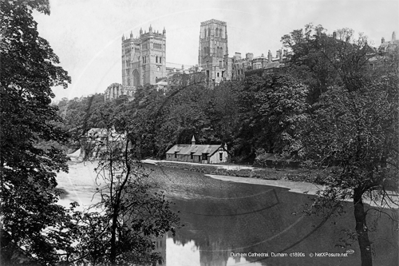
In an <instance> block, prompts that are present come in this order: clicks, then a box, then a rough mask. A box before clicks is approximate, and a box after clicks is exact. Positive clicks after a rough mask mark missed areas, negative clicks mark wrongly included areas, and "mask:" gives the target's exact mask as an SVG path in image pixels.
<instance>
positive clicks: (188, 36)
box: [34, 0, 399, 99]
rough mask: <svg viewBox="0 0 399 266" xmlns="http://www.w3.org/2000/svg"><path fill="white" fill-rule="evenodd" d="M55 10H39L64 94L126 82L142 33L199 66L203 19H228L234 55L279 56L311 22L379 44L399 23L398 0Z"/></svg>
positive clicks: (102, 5) (64, 6) (119, 1)
mask: <svg viewBox="0 0 399 266" xmlns="http://www.w3.org/2000/svg"><path fill="white" fill-rule="evenodd" d="M50 6H51V14H50V16H46V15H43V14H39V13H35V14H34V17H35V19H36V21H37V22H38V28H39V32H40V35H41V36H42V37H44V38H45V39H47V40H48V41H49V42H50V45H51V46H52V48H53V49H54V51H55V52H56V54H57V55H58V56H59V57H60V60H61V66H62V67H63V68H64V69H65V70H67V71H68V73H69V75H70V76H71V77H72V84H71V85H70V86H69V88H68V89H66V90H63V89H61V88H55V89H54V91H55V93H56V98H57V99H61V98H62V97H68V98H70V99H71V98H74V97H80V96H83V95H89V94H93V93H101V92H104V91H105V89H106V88H107V87H108V86H109V85H110V84H111V83H114V82H117V83H121V81H122V77H121V75H122V74H121V68H122V67H121V64H122V63H121V38H122V35H123V34H124V35H125V36H127V35H129V34H130V31H132V32H133V35H134V36H138V34H139V30H140V28H141V27H142V28H143V30H145V31H148V28H149V26H150V25H152V27H153V29H154V30H155V31H156V30H158V31H162V30H163V28H164V27H165V29H166V61H167V62H170V63H175V64H177V66H181V65H182V64H184V65H195V64H197V63H198V42H199V28H200V23H201V22H202V21H206V20H209V19H218V20H222V21H225V22H226V23H227V33H228V48H229V55H230V56H232V55H234V53H235V52H241V53H242V54H243V55H244V54H245V53H247V52H252V53H253V54H254V56H260V55H261V54H262V53H263V54H265V55H267V51H268V50H271V51H272V53H273V55H275V51H276V50H277V49H279V48H280V47H281V42H280V40H281V37H282V36H283V35H284V34H287V33H290V32H291V31H293V30H295V29H299V28H302V27H304V25H305V24H307V23H310V22H311V23H313V24H315V25H318V24H321V25H322V26H323V27H324V28H326V29H327V30H328V32H330V33H331V32H333V31H334V30H336V29H340V28H351V29H353V30H355V32H356V33H364V34H365V35H366V36H368V37H369V40H370V42H371V43H372V44H374V46H378V45H379V43H380V42H381V37H385V39H386V40H390V39H391V35H392V32H393V31H396V32H397V33H398V28H399V26H398V25H399V1H398V0H382V1H381V0H371V1H370V0H369V1H367V0H361V1H357V0H329V1H327V0H302V1H300V0H298V1H294V0H279V1H268V0H253V1H250V0H247V1H244V0H213V1H204V0H201V1H196V0H192V1H190V0H158V1H154V0H50Z"/></svg>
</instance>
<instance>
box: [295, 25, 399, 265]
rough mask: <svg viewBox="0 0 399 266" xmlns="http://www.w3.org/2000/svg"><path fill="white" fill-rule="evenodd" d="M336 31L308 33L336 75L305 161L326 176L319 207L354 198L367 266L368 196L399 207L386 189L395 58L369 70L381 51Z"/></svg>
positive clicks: (307, 141)
mask: <svg viewBox="0 0 399 266" xmlns="http://www.w3.org/2000/svg"><path fill="white" fill-rule="evenodd" d="M338 35H339V36H340V38H338V39H337V38H336V35H335V36H328V35H326V34H324V35H323V34H317V33H316V35H315V36H313V37H311V39H312V40H313V41H314V42H313V43H312V44H311V47H318V50H319V51H320V53H319V54H318V56H320V57H322V59H320V61H323V62H324V63H325V64H326V67H327V68H331V69H334V71H335V73H336V77H335V81H334V82H332V83H331V85H330V86H328V87H326V89H325V90H324V91H323V92H322V93H321V94H320V96H319V97H318V101H317V102H316V103H315V104H314V105H313V108H312V112H311V113H310V119H308V120H307V123H305V124H304V127H303V129H304V132H303V134H302V141H303V144H304V147H305V159H306V160H308V162H310V163H311V164H312V165H313V166H316V167H317V168H318V169H321V170H322V172H323V173H324V175H323V176H324V180H323V181H324V183H325V185H326V189H324V190H323V191H321V193H320V198H318V199H317V201H316V202H315V205H314V206H315V207H317V206H327V205H328V206H339V205H340V204H341V203H342V200H344V199H348V198H350V199H352V201H353V206H354V217H355V221H356V226H355V230H356V234H355V235H356V238H357V240H358V244H359V247H360V251H361V261H362V265H363V266H366V265H372V241H370V239H369V234H368V232H369V228H368V225H367V213H368V211H370V209H372V208H371V207H367V206H366V205H365V204H364V201H365V199H372V200H375V201H378V205H380V206H381V205H382V206H381V207H392V206H397V202H396V203H395V202H394V201H393V200H392V199H391V198H390V194H391V193H392V192H390V193H387V189H388V188H389V189H390V190H397V188H398V186H397V185H398V184H397V179H396V177H397V175H398V168H397V166H398V165H397V162H398V159H399V157H398V150H397V149H396V147H398V145H399V140H398V136H399V134H398V133H399V131H398V110H399V109H398V108H399V104H398V103H399V101H398V87H397V84H398V64H397V55H396V56H394V58H390V57H389V56H386V57H384V58H383V59H381V58H380V61H379V62H380V63H379V67H378V69H372V68H370V67H369V59H370V57H375V56H376V54H375V53H371V52H372V51H373V50H371V49H370V48H369V47H368V45H367V42H366V39H365V38H363V37H361V38H360V39H358V40H357V41H353V31H350V30H347V29H344V30H341V31H338ZM301 45H302V44H301ZM326 51H330V52H328V53H327V52H326ZM318 60H319V59H318ZM391 60H393V61H391ZM395 62H396V63H395ZM377 73H378V74H377ZM313 74H315V75H318V74H317V72H313Z"/></svg>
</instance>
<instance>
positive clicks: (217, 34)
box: [216, 28, 219, 37]
mask: <svg viewBox="0 0 399 266" xmlns="http://www.w3.org/2000/svg"><path fill="white" fill-rule="evenodd" d="M218 36H219V29H218V28H216V37H218Z"/></svg>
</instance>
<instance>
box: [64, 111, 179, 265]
mask: <svg viewBox="0 0 399 266" xmlns="http://www.w3.org/2000/svg"><path fill="white" fill-rule="evenodd" d="M113 111H115V110H113ZM113 111H112V110H110V112H113ZM115 117H116V116H115V114H111V113H110V114H109V115H103V118H104V119H105V121H104V123H103V124H104V125H105V127H104V128H101V129H100V130H98V132H97V133H98V135H97V136H96V135H93V139H92V140H91V141H92V142H93V143H94V145H95V146H97V148H98V150H99V153H98V155H97V159H99V162H98V166H97V168H96V172H97V174H98V176H97V182H98V183H99V185H100V188H99V190H98V193H100V196H101V201H100V202H99V203H98V204H96V205H95V206H94V207H95V208H96V209H95V210H94V211H92V212H86V213H76V214H75V215H74V219H75V221H76V224H77V225H79V226H78V227H77V234H76V235H77V237H76V242H78V243H79V244H78V245H77V247H76V251H77V252H76V253H75V254H73V256H72V257H71V258H70V259H69V261H76V262H79V263H90V264H92V265H97V264H100V265H103V264H111V265H120V264H126V263H128V264H136V265H137V264H139V265H146V264H152V263H154V262H157V261H159V260H161V259H162V257H160V255H159V254H156V253H154V252H153V249H154V244H153V242H154V241H155V240H156V239H157V238H158V237H162V236H163V235H165V234H166V233H167V232H169V231H171V232H173V233H174V230H175V227H176V226H177V224H178V217H177V216H176V215H175V214H174V213H173V212H172V211H171V210H170V203H169V202H168V201H167V200H166V199H165V196H164V195H163V193H162V192H158V191H157V190H156V189H155V188H154V187H153V186H152V185H151V183H150V181H149V180H148V179H149V178H148V177H149V176H148V173H147V172H146V171H145V169H143V167H141V165H140V163H139V162H138V161H137V158H134V156H135V155H136V154H137V153H136V152H132V150H131V149H132V148H136V147H137V146H135V145H130V141H131V139H129V138H127V135H128V133H129V132H128V131H124V132H122V133H117V132H116V131H115V129H114V124H113V123H115V122H116V120H115ZM120 126H121V125H120ZM127 128H128V127H127ZM127 128H126V129H127ZM119 129H120V128H119ZM130 137H131V134H130ZM89 141H90V140H89Z"/></svg>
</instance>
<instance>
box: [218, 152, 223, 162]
mask: <svg viewBox="0 0 399 266" xmlns="http://www.w3.org/2000/svg"><path fill="white" fill-rule="evenodd" d="M219 159H220V161H223V153H222V152H221V153H219Z"/></svg>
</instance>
